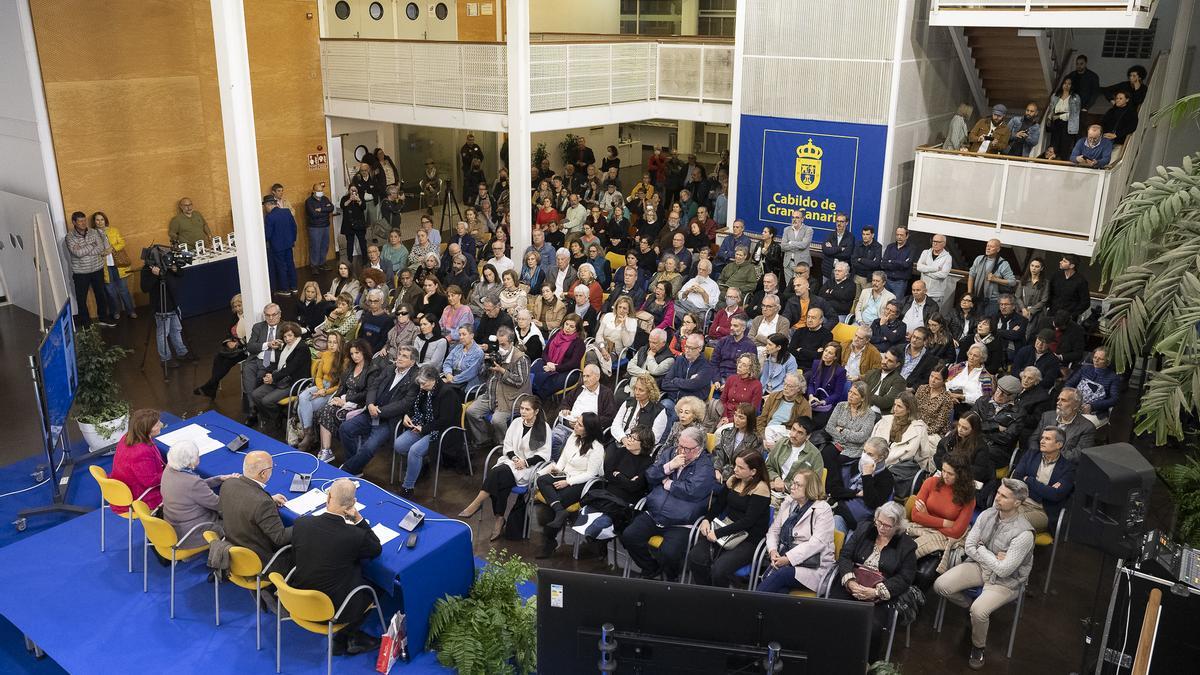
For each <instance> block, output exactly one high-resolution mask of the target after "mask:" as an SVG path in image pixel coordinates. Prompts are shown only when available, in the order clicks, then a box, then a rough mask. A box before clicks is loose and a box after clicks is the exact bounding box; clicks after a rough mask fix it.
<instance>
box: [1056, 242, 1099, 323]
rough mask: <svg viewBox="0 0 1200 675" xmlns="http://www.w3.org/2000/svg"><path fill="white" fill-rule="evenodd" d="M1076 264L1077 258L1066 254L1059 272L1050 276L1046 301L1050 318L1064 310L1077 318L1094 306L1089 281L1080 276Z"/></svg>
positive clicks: (1060, 263)
mask: <svg viewBox="0 0 1200 675" xmlns="http://www.w3.org/2000/svg"><path fill="white" fill-rule="evenodd" d="M1076 264H1077V258H1076V257H1075V256H1073V255H1070V254H1064V255H1063V257H1062V259H1061V260H1060V261H1059V262H1058V271H1057V272H1055V273H1054V274H1052V275H1050V288H1049V297H1048V298H1047V300H1046V311H1047V313H1048V314H1049V315H1050V316H1054V313H1055V312H1057V311H1058V310H1060V309H1062V310H1066V311H1067V313H1068V314H1069V315H1071V316H1072V317H1077V316H1079V315H1080V314H1083V312H1084V310H1086V309H1087V308H1088V307H1091V306H1092V296H1091V295H1089V294H1088V282H1087V279H1084V278H1083V276H1082V275H1080V274H1079V271H1078V270H1077V269H1076Z"/></svg>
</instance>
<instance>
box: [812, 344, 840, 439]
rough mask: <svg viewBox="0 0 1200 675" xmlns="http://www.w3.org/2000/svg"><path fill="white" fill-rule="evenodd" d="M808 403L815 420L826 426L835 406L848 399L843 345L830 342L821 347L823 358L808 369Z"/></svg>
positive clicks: (819, 424)
mask: <svg viewBox="0 0 1200 675" xmlns="http://www.w3.org/2000/svg"><path fill="white" fill-rule="evenodd" d="M807 393H808V403H809V405H811V406H812V412H813V421H814V422H816V423H817V426H820V427H824V426H825V423H826V422H828V421H829V414H830V413H831V412H833V407H834V406H836V405H837V404H839V403H841V402H842V401H844V400H846V369H845V368H843V367H842V345H841V344H840V343H837V342H830V343H829V344H827V345H825V347H824V348H822V349H821V358H819V359H817V360H815V361H813V363H812V367H811V368H810V370H809V371H808V392H807Z"/></svg>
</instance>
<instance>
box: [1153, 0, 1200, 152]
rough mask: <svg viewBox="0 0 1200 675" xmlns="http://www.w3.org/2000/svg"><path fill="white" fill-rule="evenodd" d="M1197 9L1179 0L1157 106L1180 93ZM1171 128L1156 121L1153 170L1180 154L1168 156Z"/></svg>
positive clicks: (1190, 1) (1193, 2)
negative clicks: (1157, 124)
mask: <svg viewBox="0 0 1200 675" xmlns="http://www.w3.org/2000/svg"><path fill="white" fill-rule="evenodd" d="M1195 9H1196V0H1180V1H1179V14H1178V15H1176V17H1175V32H1174V34H1173V35H1172V36H1171V51H1170V53H1168V54H1167V72H1166V73H1165V74H1164V75H1163V79H1162V82H1160V83H1159V84H1158V85H1156V86H1158V87H1161V89H1159V91H1161V92H1162V99H1161V100H1159V102H1158V105H1159V107H1160V108H1161V107H1162V106H1167V105H1171V104H1172V103H1174V102H1175V101H1176V100H1178V99H1179V97H1180V95H1181V94H1183V65H1184V62H1185V61H1186V60H1187V50H1188V39H1189V33H1190V32H1191V27H1192V21H1193V19H1192V17H1193V15H1194V12H1195ZM1170 136H1171V128H1170V122H1169V121H1166V120H1164V121H1161V122H1159V129H1158V130H1157V133H1155V134H1154V152H1153V154H1152V155H1151V156H1150V168H1151V171H1153V169H1154V167H1157V166H1163V165H1168V164H1176V163H1178V162H1179V161H1180V159H1181V157H1180V156H1179V153H1178V152H1176V156H1174V157H1167V150H1168V149H1169V146H1170Z"/></svg>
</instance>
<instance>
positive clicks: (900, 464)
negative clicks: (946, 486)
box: [871, 391, 934, 498]
mask: <svg viewBox="0 0 1200 675" xmlns="http://www.w3.org/2000/svg"><path fill="white" fill-rule="evenodd" d="M871 435H872V436H878V437H880V438H882V439H884V440H886V441H887V442H888V455H887V459H886V460H885V462H886V464H887V467H888V469H889V470H890V471H891V472H892V475H893V476H895V477H896V497H899V498H905V497H908V495H909V494H910V493H911V491H912V485H911V482H912V477H913V476H915V475H917V472H918V471H921V470H924V471H928V472H930V473H932V472H933V468H934V467H933V451H934V448H933V447H932V444H931V443H930V442H929V432H928V427H926V426H925V421H924V420H922V419H921V418H920V417H918V416H917V399H916V397H915V396H913V395H912V394H910V393H909V392H907V391H905V392H901V394H900V395H899V396H897V397H896V401H895V402H894V403H893V404H892V414H890V415H884V416H883V417H881V418H880V419H879V421H878V422H876V423H875V428H874V429H872V430H871Z"/></svg>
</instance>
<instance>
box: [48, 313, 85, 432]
mask: <svg viewBox="0 0 1200 675" xmlns="http://www.w3.org/2000/svg"><path fill="white" fill-rule="evenodd" d="M38 368H39V369H40V370H41V373H40V374H41V378H42V394H43V396H44V397H45V400H46V425H47V427H49V428H48V429H46V432H47V433H49V434H51V435H52V436H53V435H57V434H58V432H59V430H61V429H62V427H63V425H65V424H66V423H67V415H69V414H70V412H71V404H72V403H74V401H75V391H76V390H77V389H78V388H79V371H78V370H77V369H76V367H75V326H74V324H73V323H72V322H71V303H70V302H69V301H68V302H67V304H65V305H63V308H62V311H60V312H59V313H58V317H57V318H55V320H54V324H53V325H51V326H50V332H49V333H47V334H46V338H45V339H44V340H42V344H41V346H39V347H38Z"/></svg>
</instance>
